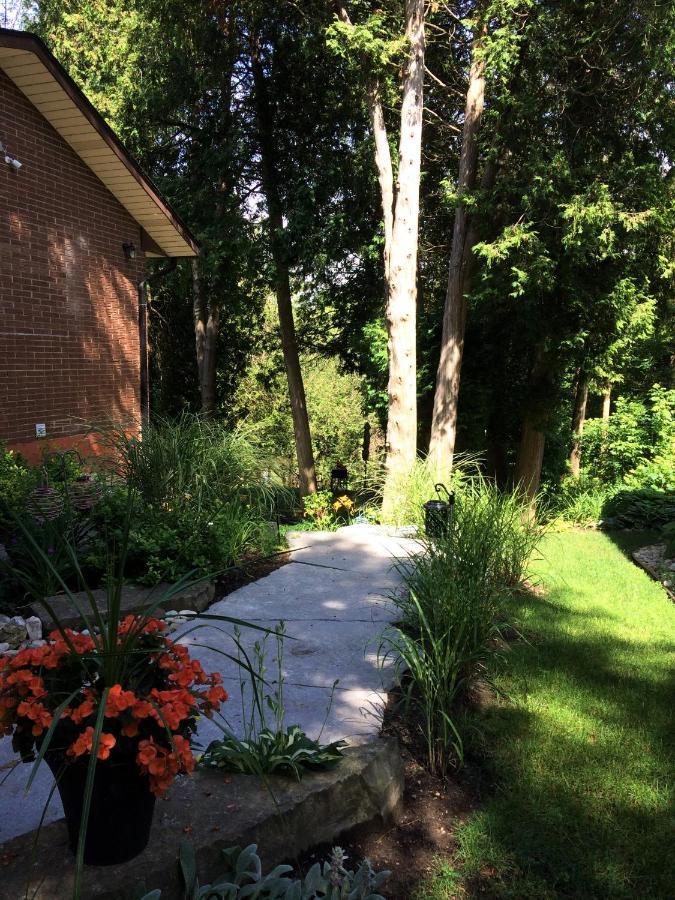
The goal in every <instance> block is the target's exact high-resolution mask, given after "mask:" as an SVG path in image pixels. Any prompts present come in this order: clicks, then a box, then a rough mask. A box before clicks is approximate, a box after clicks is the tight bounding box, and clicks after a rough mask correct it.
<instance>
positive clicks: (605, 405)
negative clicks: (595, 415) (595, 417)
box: [602, 381, 612, 422]
mask: <svg viewBox="0 0 675 900" xmlns="http://www.w3.org/2000/svg"><path fill="white" fill-rule="evenodd" d="M611 408H612V382H611V381H606V382H605V388H604V390H603V392H602V420H603V422H606V421H607V419H609V414H610V411H611Z"/></svg>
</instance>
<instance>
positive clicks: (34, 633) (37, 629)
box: [26, 616, 42, 641]
mask: <svg viewBox="0 0 675 900" xmlns="http://www.w3.org/2000/svg"><path fill="white" fill-rule="evenodd" d="M26 634H27V635H28V640H29V641H39V640H41V638H42V622H41V621H40V620H39V619H38V617H37V616H30V617H29V618H28V619H26Z"/></svg>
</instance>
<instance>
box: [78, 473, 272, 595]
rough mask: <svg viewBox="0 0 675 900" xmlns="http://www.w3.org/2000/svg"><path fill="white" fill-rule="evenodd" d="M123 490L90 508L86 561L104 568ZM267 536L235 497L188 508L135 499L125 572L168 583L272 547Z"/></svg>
mask: <svg viewBox="0 0 675 900" xmlns="http://www.w3.org/2000/svg"><path fill="white" fill-rule="evenodd" d="M125 498H126V491H125V490H123V489H115V490H111V491H109V492H108V494H107V496H106V498H105V499H104V501H103V502H102V503H101V504H99V505H98V506H97V508H96V510H95V511H94V515H93V521H94V523H95V531H96V538H95V540H93V541H92V542H91V544H90V547H89V550H88V552H87V553H86V554H85V557H84V558H85V562H86V565H87V566H88V567H90V568H92V569H98V570H99V571H101V572H103V571H104V570H105V558H106V552H107V543H108V542H109V540H110V539H111V537H112V538H114V537H115V536H117V537H119V534H120V529H121V525H122V522H123V518H122V516H123V510H124V505H125V503H126V499H125ZM271 542H272V537H271V535H270V532H269V530H268V527H267V524H266V522H263V521H261V520H260V519H259V517H258V515H257V510H255V509H254V508H252V507H250V506H245V505H243V504H242V503H240V502H239V500H238V499H232V500H229V501H228V500H224V501H220V500H211V501H210V503H209V505H208V506H206V505H200V506H192V504H191V503H190V502H189V500H186V501H185V502H184V503H179V504H176V505H175V506H168V505H161V504H158V503H144V502H143V500H142V499H141V498H139V497H137V498H136V501H135V503H134V513H133V518H132V523H131V528H130V532H129V538H128V547H127V559H126V566H125V574H126V576H127V577H128V578H132V579H134V580H135V581H137V582H139V583H141V584H149V585H153V584H156V583H157V582H158V581H171V580H175V579H177V578H180V577H182V576H183V575H185V574H187V573H188V572H194V573H195V574H197V575H199V576H203V575H212V574H215V573H217V572H218V571H221V570H223V569H226V568H228V567H230V566H232V565H234V564H235V563H236V562H237V561H238V560H239V559H240V558H241V557H242V555H244V554H245V553H246V552H247V551H254V550H263V551H267V550H269V549H271V547H270V544H271Z"/></svg>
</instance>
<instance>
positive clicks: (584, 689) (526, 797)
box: [459, 587, 675, 898]
mask: <svg viewBox="0 0 675 900" xmlns="http://www.w3.org/2000/svg"><path fill="white" fill-rule="evenodd" d="M566 591H569V587H568V588H566ZM525 604H526V605H531V604H537V610H536V615H537V632H536V633H535V634H534V635H533V637H532V641H531V643H525V642H519V643H518V644H516V645H513V646H512V652H511V653H510V654H509V656H510V661H509V671H508V675H507V678H506V679H505V681H506V682H507V683H506V691H507V693H508V694H509V695H510V699H507V700H506V701H504V702H502V703H501V704H499V705H494V706H493V707H491V708H490V709H488V710H486V712H485V713H484V715H483V716H482V720H481V721H479V723H478V724H479V726H480V727H481V728H482V729H483V738H482V740H481V742H480V743H481V744H482V747H483V753H485V752H486V751H485V748H488V751H487V752H488V753H489V756H488V758H487V759H485V758H484V760H483V762H484V764H486V765H487V766H488V768H489V769H491V770H492V774H493V778H494V783H495V794H494V796H493V797H492V798H491V799H490V800H488V802H487V804H486V806H485V808H484V809H483V810H482V811H481V812H480V813H478V814H477V816H476V817H475V818H474V819H472V820H471V821H470V822H469V823H468V825H467V826H465V827H464V829H463V830H461V832H460V836H459V839H460V846H461V848H462V852H463V856H464V859H465V861H466V866H465V872H466V874H467V875H468V876H469V878H468V889H469V892H470V894H471V895H472V896H477V897H478V896H481V897H485V896H494V897H506V896H508V897H518V898H521V897H522V898H526V897H532V898H535V897H536V898H549V897H550V898H553V897H580V898H581V897H585V898H590V897H612V898H620V897H626V898H628V897H654V898H660V897H663V898H665V897H672V896H673V894H672V885H673V883H674V880H675V866H674V864H673V861H672V855H671V854H670V851H669V849H668V848H669V847H670V846H672V839H673V836H675V835H674V825H675V822H674V819H673V814H672V808H671V807H670V806H669V803H668V796H667V791H668V787H669V785H672V778H671V777H670V776H671V775H672V774H673V773H672V755H671V752H670V751H669V749H668V748H669V747H671V746H672V737H673V733H672V721H671V719H672V717H671V710H672V700H673V696H675V677H674V676H675V672H674V671H673V668H672V667H670V668H669V667H668V665H667V656H668V654H669V653H672V652H673V650H675V645H673V644H670V643H668V642H665V641H660V640H659V641H655V642H653V643H649V642H647V641H644V640H643V639H640V638H639V637H637V636H636V640H635V641H630V640H626V639H623V638H619V637H618V636H617V635H612V634H611V627H612V623H613V621H614V620H615V618H620V617H615V616H614V615H612V614H609V613H608V612H607V611H606V610H601V609H590V610H586V611H583V610H570V609H569V607H568V606H567V605H565V604H563V603H562V602H560V601H558V600H556V591H555V590H554V591H553V592H552V593H551V594H550V595H549V597H547V598H545V599H544V598H541V597H534V596H533V597H529V598H527V599H526V600H525ZM583 619H587V620H588V631H587V632H585V633H583V634H581V635H580V634H579V633H578V632H577V627H578V624H579V621H580V620H583ZM599 619H600V620H602V619H605V620H607V626H608V627H607V630H603V632H602V633H599V634H598V633H597V628H598V620H599ZM570 620H573V621H574V627H575V631H574V633H573V634H568V633H566V631H565V629H566V628H568V627H569V623H570ZM594 630H595V631H596V634H593V633H592V632H593V631H594ZM631 657H632V658H631Z"/></svg>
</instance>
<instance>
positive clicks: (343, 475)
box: [330, 462, 349, 494]
mask: <svg viewBox="0 0 675 900" xmlns="http://www.w3.org/2000/svg"><path fill="white" fill-rule="evenodd" d="M348 484H349V472H348V471H347V469H346V468H345V466H343V465H342V463H341V462H339V463H336V464H335V467H334V468H333V469H331V473H330V489H331V491H332V492H333V493H334V494H337V493H338V491H346V490H347V486H348Z"/></svg>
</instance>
